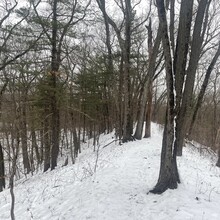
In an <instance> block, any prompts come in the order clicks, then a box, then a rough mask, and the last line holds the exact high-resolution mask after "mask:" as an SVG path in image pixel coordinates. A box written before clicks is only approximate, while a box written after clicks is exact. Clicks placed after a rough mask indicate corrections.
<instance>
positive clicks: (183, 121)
mask: <svg viewBox="0 0 220 220" xmlns="http://www.w3.org/2000/svg"><path fill="white" fill-rule="evenodd" d="M207 2H208V0H201V1H200V2H199V5H198V10H197V14H196V19H195V24H194V30H193V40H192V47H191V53H190V59H189V65H188V68H187V70H186V71H185V73H186V79H185V85H184V88H183V79H184V75H180V77H182V79H181V80H179V78H177V80H176V83H177V82H179V83H180V85H179V86H177V84H176V89H177V98H176V102H177V107H176V111H177V119H176V124H177V127H176V133H177V141H176V147H177V155H178V156H181V155H182V148H183V143H184V138H185V136H186V132H187V130H188V129H187V128H188V126H189V119H190V114H191V112H190V111H191V106H192V94H193V88H194V82H195V74H196V70H197V66H198V62H199V58H200V54H201V47H202V42H203V37H204V35H203V34H202V33H203V32H204V30H205V29H206V26H203V20H204V15H205V12H206V10H208V6H207V5H208V4H207ZM189 3H190V4H189ZM185 4H186V5H187V4H189V5H190V7H189V8H187V10H188V11H189V12H190V14H189V13H188V14H187V13H186V12H187V11H183V15H185V16H188V15H190V16H191V14H192V3H191V1H190V2H188V1H186V3H185ZM182 5H183V6H184V4H183V3H182V4H181V6H182ZM181 17H183V16H181ZM187 18H188V20H189V21H190V19H191V18H190V17H187ZM189 21H187V20H186V22H185V26H186V30H188V29H189V27H188V25H189V24H188V23H189ZM180 25H181V23H180ZM188 31H189V30H188ZM181 35H183V33H182V34H181ZM186 38H187V39H188V38H189V37H187V36H186ZM185 44H188V42H185ZM177 45H178V42H177ZM185 47H187V46H185ZM180 50H181V48H180ZM185 50H186V49H185ZM187 50H188V49H187ZM186 52H187V51H186ZM176 54H177V56H179V55H178V54H179V53H178V52H176ZM183 59H185V60H186V55H185V57H183ZM185 60H184V62H183V64H184V65H185V63H186V61H185ZM175 66H176V68H177V67H179V64H178V65H175ZM175 71H176V72H175V74H177V73H178V71H177V70H175ZM177 77H178V76H177ZM178 94H179V95H178ZM180 102H181V107H180Z"/></svg>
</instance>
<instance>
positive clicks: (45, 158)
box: [43, 114, 51, 172]
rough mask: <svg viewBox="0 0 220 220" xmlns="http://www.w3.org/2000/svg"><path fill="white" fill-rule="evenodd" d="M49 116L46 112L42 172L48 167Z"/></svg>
mask: <svg viewBox="0 0 220 220" xmlns="http://www.w3.org/2000/svg"><path fill="white" fill-rule="evenodd" d="M48 117H49V116H48V115H47V114H46V118H45V120H44V133H43V135H44V138H43V141H44V172H46V171H47V170H48V169H49V168H50V150H51V149H50V130H49V118H48Z"/></svg>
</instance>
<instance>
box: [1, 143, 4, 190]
mask: <svg viewBox="0 0 220 220" xmlns="http://www.w3.org/2000/svg"><path fill="white" fill-rule="evenodd" d="M4 188H5V164H4V154H3V149H2V145H1V143H0V192H1V191H3V189H4Z"/></svg>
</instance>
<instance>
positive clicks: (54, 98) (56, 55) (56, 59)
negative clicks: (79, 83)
mask: <svg viewBox="0 0 220 220" xmlns="http://www.w3.org/2000/svg"><path fill="white" fill-rule="evenodd" d="M57 3H58V1H57V0H55V1H54V2H53V19H52V38H51V44H52V50H51V57H52V59H51V72H50V76H49V83H50V87H51V97H50V98H51V103H50V105H51V114H52V116H51V170H53V169H54V168H55V167H56V166H57V158H58V154H59V140H60V113H59V107H58V91H57V86H58V85H57V81H58V78H57V77H58V71H59V66H60V62H61V60H60V53H61V51H58V49H57V37H58V21H57V7H58V6H57Z"/></svg>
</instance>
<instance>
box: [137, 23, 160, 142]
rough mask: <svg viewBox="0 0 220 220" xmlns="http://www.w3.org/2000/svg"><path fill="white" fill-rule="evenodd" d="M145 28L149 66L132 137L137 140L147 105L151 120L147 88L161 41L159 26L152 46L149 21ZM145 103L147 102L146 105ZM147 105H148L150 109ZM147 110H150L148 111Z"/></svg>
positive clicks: (150, 85)
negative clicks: (146, 31)
mask: <svg viewBox="0 0 220 220" xmlns="http://www.w3.org/2000/svg"><path fill="white" fill-rule="evenodd" d="M147 29H148V51H149V66H148V73H147V76H146V77H147V80H146V82H145V83H144V89H143V95H142V97H141V101H140V112H139V117H138V122H137V128H136V131H135V135H134V137H135V138H136V139H138V140H140V139H141V138H142V131H143V124H144V118H145V117H144V113H145V112H146V106H147V114H148V119H149V120H151V118H149V116H150V115H151V106H149V104H150V105H151V104H152V100H148V99H149V98H151V97H150V96H149V95H150V93H149V89H152V83H153V77H154V75H155V66H156V58H157V55H158V51H159V46H160V42H161V27H160V26H159V29H158V32H157V37H156V40H155V43H154V46H152V45H153V37H152V30H151V22H150V23H149V26H148V27H147ZM151 99H152V98H151ZM146 103H148V104H147V105H146ZM148 107H150V109H149V108H148ZM148 110H150V112H149V111H148ZM147 123H148V127H146V128H147V129H148V131H149V129H150V128H149V121H148V122H147ZM145 134H146V130H145ZM148 135H150V133H149V132H148ZM148 135H147V136H148ZM148 137H149V136H148Z"/></svg>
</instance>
